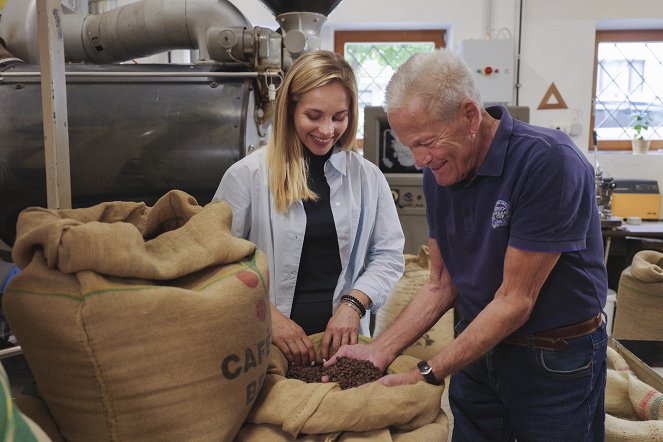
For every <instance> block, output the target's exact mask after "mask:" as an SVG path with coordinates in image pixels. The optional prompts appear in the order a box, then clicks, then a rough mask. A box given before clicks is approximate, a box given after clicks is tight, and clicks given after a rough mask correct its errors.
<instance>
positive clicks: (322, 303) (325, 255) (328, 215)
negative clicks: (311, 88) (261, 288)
mask: <svg viewBox="0 0 663 442" xmlns="http://www.w3.org/2000/svg"><path fill="white" fill-rule="evenodd" d="M332 150H333V149H332ZM332 150H330V151H329V152H328V153H327V155H324V156H316V155H313V154H312V153H311V152H310V151H309V150H308V149H307V148H306V147H304V157H305V158H306V160H307V162H308V172H309V177H308V185H309V188H310V189H311V190H312V191H314V192H315V193H316V194H317V195H318V200H317V201H304V210H305V211H306V233H305V235H304V244H303V246H302V256H301V258H300V260H299V272H298V273H297V285H296V286H295V298H294V300H293V303H292V312H291V313H290V319H292V320H293V321H294V322H296V323H297V324H299V326H300V327H302V328H303V329H304V331H305V332H306V334H307V335H312V334H314V333H319V332H323V331H325V328H326V327H327V322H329V318H331V316H332V299H333V297H334V289H336V285H337V283H338V277H339V275H340V274H341V258H340V255H339V251H338V237H337V235H336V226H335V225H334V217H333V216H332V211H331V205H330V202H329V184H328V183H327V179H326V178H325V172H324V166H325V162H326V161H327V160H328V159H329V157H330V156H331V154H332Z"/></svg>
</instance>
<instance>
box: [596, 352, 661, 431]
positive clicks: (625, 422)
mask: <svg viewBox="0 0 663 442" xmlns="http://www.w3.org/2000/svg"><path fill="white" fill-rule="evenodd" d="M662 405H663V394H661V392H660V391H658V390H655V389H654V388H652V387H651V386H650V385H648V384H646V383H644V382H642V381H641V380H640V379H639V378H638V377H636V376H635V374H633V372H632V371H631V368H630V367H629V365H628V363H627V362H626V360H625V359H624V358H623V357H622V356H621V355H620V354H619V353H618V352H617V351H616V350H614V349H613V348H611V347H608V379H607V384H606V393H605V411H606V416H605V440H606V442H619V441H629V442H638V441H642V442H645V441H663V406H662Z"/></svg>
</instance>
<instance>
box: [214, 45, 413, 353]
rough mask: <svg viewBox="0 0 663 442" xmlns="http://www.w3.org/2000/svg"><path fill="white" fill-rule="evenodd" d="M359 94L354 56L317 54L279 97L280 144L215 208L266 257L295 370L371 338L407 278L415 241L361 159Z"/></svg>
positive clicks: (225, 191)
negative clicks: (226, 209)
mask: <svg viewBox="0 0 663 442" xmlns="http://www.w3.org/2000/svg"><path fill="white" fill-rule="evenodd" d="M357 124H358V123H357V86H356V80H355V76H354V73H353V72H352V68H351V67H350V65H349V64H348V63H347V61H345V59H343V57H341V56H339V55H337V54H334V53H333V52H328V51H312V52H308V53H306V54H304V55H302V56H301V57H299V58H298V59H297V60H296V61H295V63H293V65H292V66H291V67H290V69H289V70H288V72H287V75H286V76H285V78H284V80H283V83H282V85H281V87H280V89H279V92H278V95H277V98H276V105H275V112H274V121H273V131H272V136H271V140H270V142H269V144H268V145H267V146H266V147H264V148H261V149H258V150H257V151H255V152H254V153H252V154H250V155H248V156H247V157H245V158H243V159H242V160H240V161H239V162H237V163H235V164H234V165H233V166H232V167H230V168H229V169H228V170H227V171H226V173H225V174H224V175H223V178H222V179H221V183H220V185H219V188H218V190H217V191H216V194H215V196H214V199H215V200H221V199H222V200H225V201H227V202H228V203H229V204H230V206H231V207H232V210H233V223H232V230H233V234H235V235H237V236H240V237H242V238H246V239H248V240H250V241H252V242H254V243H255V244H256V245H257V246H258V248H259V249H260V250H262V251H263V252H265V253H266V254H267V257H268V260H269V270H270V289H269V293H270V299H271V306H272V308H271V315H272V342H273V343H274V344H275V345H276V346H277V347H278V348H279V349H280V350H281V351H282V352H283V354H284V355H285V356H286V358H287V359H288V360H289V361H290V363H291V364H296V365H308V364H310V363H311V362H312V361H314V360H315V352H314V348H313V344H312V343H311V340H310V339H309V337H308V335H311V334H314V333H319V332H324V337H323V340H322V347H321V353H322V357H323V358H325V359H326V358H329V357H330V356H331V355H332V354H333V353H335V352H336V350H337V349H338V348H339V347H340V346H341V345H342V344H348V343H356V342H357V338H358V335H360V334H361V335H366V336H368V335H369V317H370V315H369V314H366V312H368V311H369V310H370V311H373V312H374V311H376V310H377V309H378V308H380V306H382V305H383V304H384V302H385V300H386V299H387V296H388V295H389V294H390V292H391V290H392V289H393V287H394V285H395V284H396V281H398V279H399V278H400V277H401V275H402V272H403V265H404V264H403V245H404V236H403V232H402V229H401V226H400V222H399V220H398V215H397V213H396V207H395V205H394V202H393V199H392V196H391V191H390V189H389V186H388V184H387V182H386V180H385V178H384V176H383V175H382V173H381V172H380V170H379V169H378V168H377V167H376V166H375V165H373V164H372V163H370V162H369V161H368V160H365V159H364V158H363V157H362V156H361V155H359V154H357V153H356V152H355V144H354V143H355V137H356V132H357Z"/></svg>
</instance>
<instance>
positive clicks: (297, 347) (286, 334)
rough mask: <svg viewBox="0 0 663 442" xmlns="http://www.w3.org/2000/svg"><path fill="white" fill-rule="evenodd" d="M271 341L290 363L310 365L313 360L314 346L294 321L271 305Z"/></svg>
mask: <svg viewBox="0 0 663 442" xmlns="http://www.w3.org/2000/svg"><path fill="white" fill-rule="evenodd" d="M272 343H273V344H274V345H276V346H277V347H278V348H279V350H281V353H283V355H284V356H285V358H286V359H287V360H288V362H289V363H290V364H294V365H302V366H303V365H311V362H314V361H315V348H314V347H313V343H312V342H311V340H310V339H309V337H308V336H306V333H305V332H304V329H302V328H301V327H300V326H299V325H297V323H296V322H294V321H292V320H291V319H290V318H288V317H287V316H285V315H284V314H283V313H281V312H280V311H279V310H278V309H277V308H276V307H274V305H272Z"/></svg>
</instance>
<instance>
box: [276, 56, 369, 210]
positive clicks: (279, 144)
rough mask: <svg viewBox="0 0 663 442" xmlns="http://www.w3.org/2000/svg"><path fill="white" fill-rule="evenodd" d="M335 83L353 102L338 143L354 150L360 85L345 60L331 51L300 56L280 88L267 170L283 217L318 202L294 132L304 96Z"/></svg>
mask: <svg viewBox="0 0 663 442" xmlns="http://www.w3.org/2000/svg"><path fill="white" fill-rule="evenodd" d="M334 81H338V82H339V83H340V84H341V85H343V87H345V89H346V91H347V93H348V98H349V99H350V107H349V112H348V127H347V129H346V130H345V132H344V133H343V135H341V138H340V139H339V140H338V142H339V143H340V144H341V147H342V149H343V150H355V138H356V136H357V125H358V123H357V81H356V79H355V75H354V72H352V67H351V66H350V65H349V64H348V62H347V61H346V60H345V59H344V58H343V57H342V56H340V55H338V54H335V53H334V52H330V51H311V52H307V53H305V54H303V55H301V56H300V57H299V58H298V59H297V60H296V61H295V62H294V63H293V64H292V66H291V67H290V69H289V70H288V73H287V74H286V76H285V79H284V80H283V83H282V84H281V87H280V88H279V91H278V95H277V97H276V106H275V109H274V120H273V130H272V136H271V140H270V143H269V146H268V147H267V168H268V169H269V189H270V190H271V192H272V196H273V197H274V206H275V207H276V210H278V211H279V212H281V213H285V212H287V211H288V209H289V208H290V205H291V204H292V203H294V202H296V201H300V200H301V201H305V200H310V199H313V200H315V199H317V195H316V194H315V192H313V191H312V190H311V189H310V188H309V187H308V168H307V166H306V161H305V160H304V145H303V144H302V141H301V140H300V139H299V137H298V136H297V132H296V130H295V124H294V111H295V106H296V105H297V102H298V101H299V100H300V99H301V97H302V95H304V94H305V93H307V92H309V91H311V90H313V89H316V88H319V87H321V86H325V85H326V84H329V83H331V82H334Z"/></svg>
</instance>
